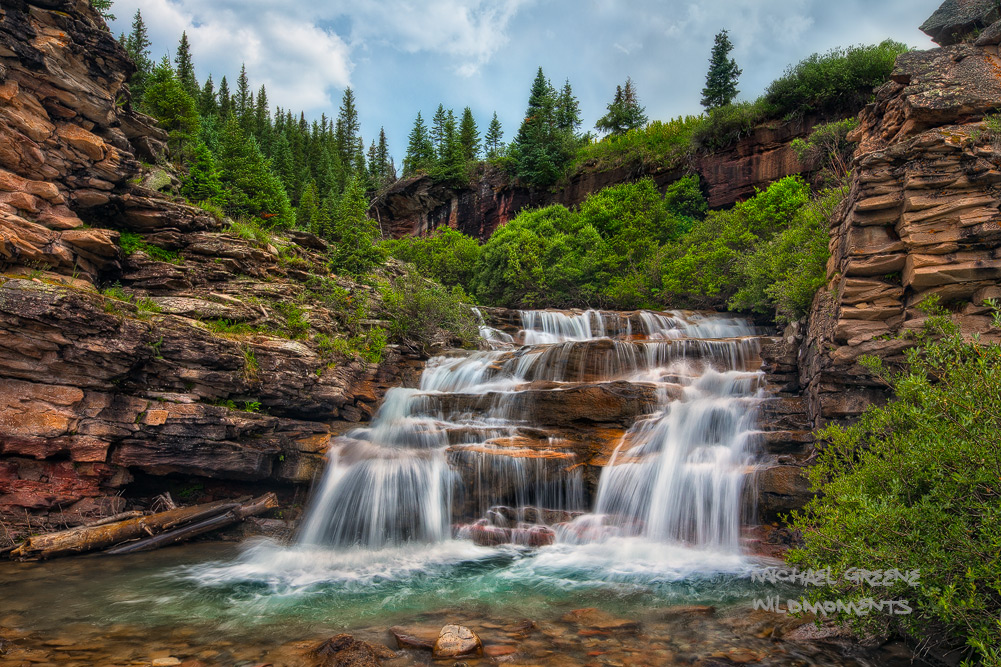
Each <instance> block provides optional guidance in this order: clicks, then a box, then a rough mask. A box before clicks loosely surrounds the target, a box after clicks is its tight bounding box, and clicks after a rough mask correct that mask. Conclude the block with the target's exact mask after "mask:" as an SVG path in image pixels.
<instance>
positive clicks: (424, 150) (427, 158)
mask: <svg viewBox="0 0 1001 667" xmlns="http://www.w3.org/2000/svg"><path fill="white" fill-rule="evenodd" d="M434 161H435V155H434V145H433V144H432V143H431V138H430V137H429V136H428V128H427V126H426V125H425V124H424V119H423V118H421V113H420V112H419V111H418V112H417V119H416V120H415V121H414V129H412V130H411V131H410V135H409V137H408V138H407V156H406V157H405V158H404V160H403V177H404V178H406V177H408V176H413V175H414V174H418V173H424V174H426V173H427V172H429V171H430V170H431V169H432V168H433V167H434Z"/></svg>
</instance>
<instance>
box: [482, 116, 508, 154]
mask: <svg viewBox="0 0 1001 667" xmlns="http://www.w3.org/2000/svg"><path fill="white" fill-rule="evenodd" d="M503 137H504V130H503V129H502V128H501V123H500V120H499V119H498V118H497V112H496V111H495V112H494V117H493V118H492V119H490V125H488V126H487V134H486V136H484V138H483V148H484V149H485V150H486V153H487V159H488V160H489V159H493V158H495V157H498V156H499V155H501V153H502V152H503V150H504V144H503V143H502V142H501V139H502V138H503Z"/></svg>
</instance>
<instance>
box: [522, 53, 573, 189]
mask: <svg viewBox="0 0 1001 667" xmlns="http://www.w3.org/2000/svg"><path fill="white" fill-rule="evenodd" d="M565 88H566V89H567V91H568V92H569V95H568V98H567V100H566V101H564V102H562V103H561V102H560V97H561V96H560V95H558V94H557V92H556V91H555V90H554V89H553V86H552V84H550V83H549V80H548V79H546V75H545V74H544V73H543V71H542V68H541V67H540V68H539V71H538V73H537V74H536V76H535V80H534V81H533V82H532V89H531V92H530V93H529V97H528V108H527V109H526V111H525V120H524V121H522V123H521V127H520V128H518V135H517V136H516V137H515V140H514V141H513V142H512V143H511V146H510V147H509V151H508V153H509V155H510V156H511V157H513V158H514V159H515V161H516V164H517V167H516V173H517V175H518V178H520V179H521V180H523V181H524V182H526V183H529V184H532V185H543V186H545V185H552V184H553V183H555V182H556V181H557V180H559V178H560V177H561V176H562V175H563V172H564V171H565V170H566V168H567V165H569V164H570V162H571V161H572V160H573V158H574V156H575V155H576V152H577V148H578V147H579V145H580V138H579V136H578V135H577V133H576V132H575V131H574V130H573V129H572V128H570V127H560V124H559V120H560V119H559V117H558V115H557V109H558V108H562V109H563V111H562V113H563V115H564V121H565V123H566V124H567V125H570V124H572V123H573V119H574V118H579V112H575V111H574V109H575V108H576V98H573V93H572V92H571V91H569V86H567V87H565Z"/></svg>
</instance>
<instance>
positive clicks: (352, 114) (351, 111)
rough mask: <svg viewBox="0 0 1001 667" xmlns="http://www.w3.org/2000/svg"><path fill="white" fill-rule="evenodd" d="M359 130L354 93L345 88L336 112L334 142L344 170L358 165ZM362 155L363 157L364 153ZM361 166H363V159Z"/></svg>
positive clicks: (352, 168)
mask: <svg viewBox="0 0 1001 667" xmlns="http://www.w3.org/2000/svg"><path fill="white" fill-rule="evenodd" d="M360 130H361V125H360V124H359V122H358V108H357V107H356V106H355V94H354V91H353V90H351V88H345V89H344V96H343V97H342V98H341V106H340V109H338V111H337V121H336V123H335V129H334V140H335V142H336V144H337V150H338V153H339V157H340V161H341V165H342V166H343V167H344V169H346V170H354V169H355V168H356V165H357V164H358V160H357V155H356V154H357V152H358V138H359V137H358V132H359V131H360ZM362 155H363V157H364V151H363V152H362ZM362 164H364V159H363V160H362Z"/></svg>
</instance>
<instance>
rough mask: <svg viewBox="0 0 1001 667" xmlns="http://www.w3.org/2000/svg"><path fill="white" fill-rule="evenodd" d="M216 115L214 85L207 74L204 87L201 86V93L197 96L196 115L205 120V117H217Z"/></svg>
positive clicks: (217, 111) (217, 105)
mask: <svg viewBox="0 0 1001 667" xmlns="http://www.w3.org/2000/svg"><path fill="white" fill-rule="evenodd" d="M218 113H219V104H218V103H217V102H216V98H215V83H214V82H213V81H212V75H211V74H209V78H207V79H205V85H204V86H202V91H201V92H200V93H199V94H198V114H199V115H200V116H201V117H202V118H205V117H206V116H215V115H218Z"/></svg>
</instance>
